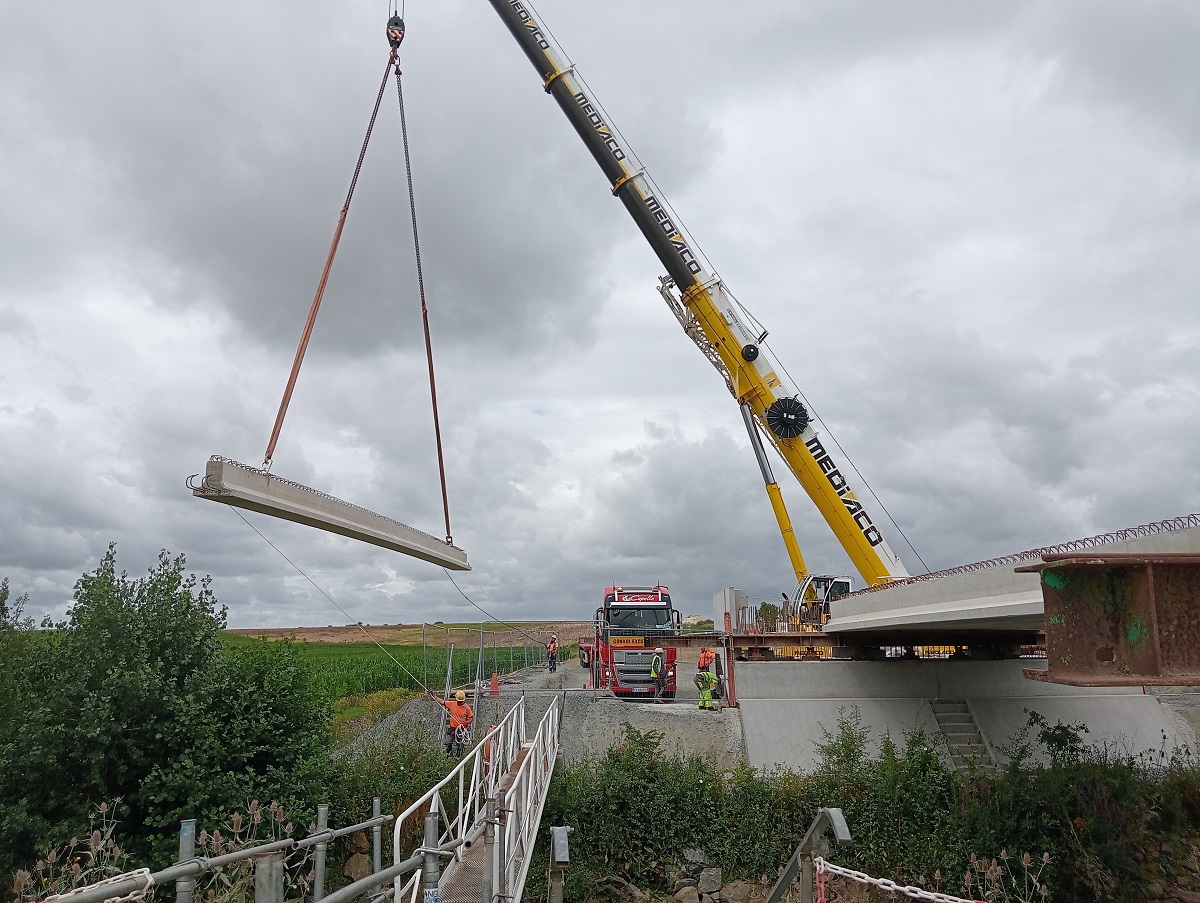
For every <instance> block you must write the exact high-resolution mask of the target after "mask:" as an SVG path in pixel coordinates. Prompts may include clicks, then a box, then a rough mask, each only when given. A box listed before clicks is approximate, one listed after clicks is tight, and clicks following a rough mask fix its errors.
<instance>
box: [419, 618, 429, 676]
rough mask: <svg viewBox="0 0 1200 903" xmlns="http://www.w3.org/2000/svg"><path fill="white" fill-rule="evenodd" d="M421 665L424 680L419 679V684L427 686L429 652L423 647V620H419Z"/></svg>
mask: <svg viewBox="0 0 1200 903" xmlns="http://www.w3.org/2000/svg"><path fill="white" fill-rule="evenodd" d="M421 667H422V669H423V670H422V673H423V674H424V680H422V681H421V686H423V687H426V688H428V687H429V653H428V651H427V650H426V649H425V622H424V621H422V622H421Z"/></svg>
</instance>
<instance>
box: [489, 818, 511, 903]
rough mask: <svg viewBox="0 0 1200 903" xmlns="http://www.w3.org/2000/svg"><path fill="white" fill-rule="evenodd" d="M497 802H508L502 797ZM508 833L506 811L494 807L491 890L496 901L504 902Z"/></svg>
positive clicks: (506, 885)
mask: <svg viewBox="0 0 1200 903" xmlns="http://www.w3.org/2000/svg"><path fill="white" fill-rule="evenodd" d="M498 802H501V803H506V802H508V801H507V800H506V799H505V798H504V797H503V796H502V797H500V799H499V800H498ZM507 833H508V809H507V808H502V807H500V806H497V807H496V853H495V856H496V886H495V887H494V888H493V889H492V890H493V893H494V894H495V895H496V897H497V898H498V899H501V900H506V899H507V896H506V895H507V894H508V869H507V868H506V867H505V864H506V863H505V857H506V856H507V855H508V853H507V851H506V850H505V847H506V843H505V840H506V839H507V838H506V837H505V834H507Z"/></svg>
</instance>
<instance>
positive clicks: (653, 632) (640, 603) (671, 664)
mask: <svg viewBox="0 0 1200 903" xmlns="http://www.w3.org/2000/svg"><path fill="white" fill-rule="evenodd" d="M680 633H682V625H681V621H680V615H679V612H678V611H676V610H675V608H674V607H673V606H672V604H671V591H670V590H669V589H667V587H665V586H661V585H656V586H609V587H605V589H604V593H603V595H602V597H601V604H600V607H599V608H597V609H596V620H595V633H594V636H593V638H592V642H591V643H583V644H581V645H580V648H579V652H580V655H579V662H580V664H581V665H583V666H584V667H586V668H590V669H591V675H592V680H591V686H592V687H593V688H594V689H602V690H610V691H611V692H612V693H613V694H614V695H615V696H618V697H620V698H624V699H638V698H646V699H652V698H653V697H654V678H653V677H651V676H650V663H651V659H652V658H653V657H654V650H655V648H656V647H658V646H662V647H663V663H664V668H665V669H666V686H665V687H664V691H663V698H665V699H674V698H675V693H676V690H677V687H678V685H677V683H676V667H675V659H676V650H675V648H674V646H672V645H667V644H666V643H665V642H664V640H666V639H667V638H668V637H676V636H679V634H680Z"/></svg>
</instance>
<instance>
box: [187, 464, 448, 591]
mask: <svg viewBox="0 0 1200 903" xmlns="http://www.w3.org/2000/svg"><path fill="white" fill-rule="evenodd" d="M188 485H189V486H191V489H192V495H194V496H196V497H197V498H202V499H208V500H209V501H212V502H221V503H222V504H225V505H233V506H234V507H236V508H246V509H248V510H250V511H257V512H259V513H260V514H269V515H271V516H272V517H278V518H281V519H283V520H289V521H293V522H294V523H298V524H305V525H306V526H309V527H316V528H317V529H318V530H325V531H326V532H328V533H337V534H339V535H341V536H348V537H350V538H351V539H356V540H358V541H359V542H365V543H369V544H370V545H373V546H380V547H381V548H384V549H391V550H392V551H393V552H400V553H402V554H404V555H411V556H413V557H414V558H420V559H422V560H424V561H429V562H432V563H433V564H440V565H441V566H442V567H444V568H447V569H449V570H452V571H469V570H470V569H471V565H470V564H469V563H468V562H467V553H466V552H464V551H463V550H462V549H460V548H458V546H456V545H453V544H452V543H449V542H446V541H445V540H442V539H438V538H437V537H435V536H430V535H429V534H428V533H422V532H421V531H420V530H415V529H413V528H412V527H409V526H407V525H406V524H402V523H400V522H399V521H397V520H392V519H391V518H390V517H384V516H383V515H380V514H376V513H374V512H373V511H368V510H367V509H366V508H360V507H359V506H358V505H352V504H350V503H349V502H343V501H342V500H341V499H336V498H334V497H333V496H331V495H326V494H325V493H323V492H318V491H317V490H315V489H310V488H308V487H307V486H302V485H301V484H299V483H295V482H292V481H291V480H285V479H283V478H282V477H278V476H276V475H274V474H271V473H268V472H267V471H265V470H259V469H258V468H255V467H249V466H247V465H245V464H239V463H238V462H236V461H231V460H229V459H228V458H221V457H218V456H214V457H212V458H210V459H209V461H208V466H207V467H206V468H205V470H204V478H203V479H202V480H201V481H200V483H199V485H197V484H196V483H195V482H194V480H189V481H188Z"/></svg>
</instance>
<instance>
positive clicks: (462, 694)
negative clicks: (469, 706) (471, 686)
mask: <svg viewBox="0 0 1200 903" xmlns="http://www.w3.org/2000/svg"><path fill="white" fill-rule="evenodd" d="M454 698H455V699H457V700H458V701H459V702H466V701H467V691H466V690H459V691H458V692H457V693H455V694H454Z"/></svg>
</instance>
